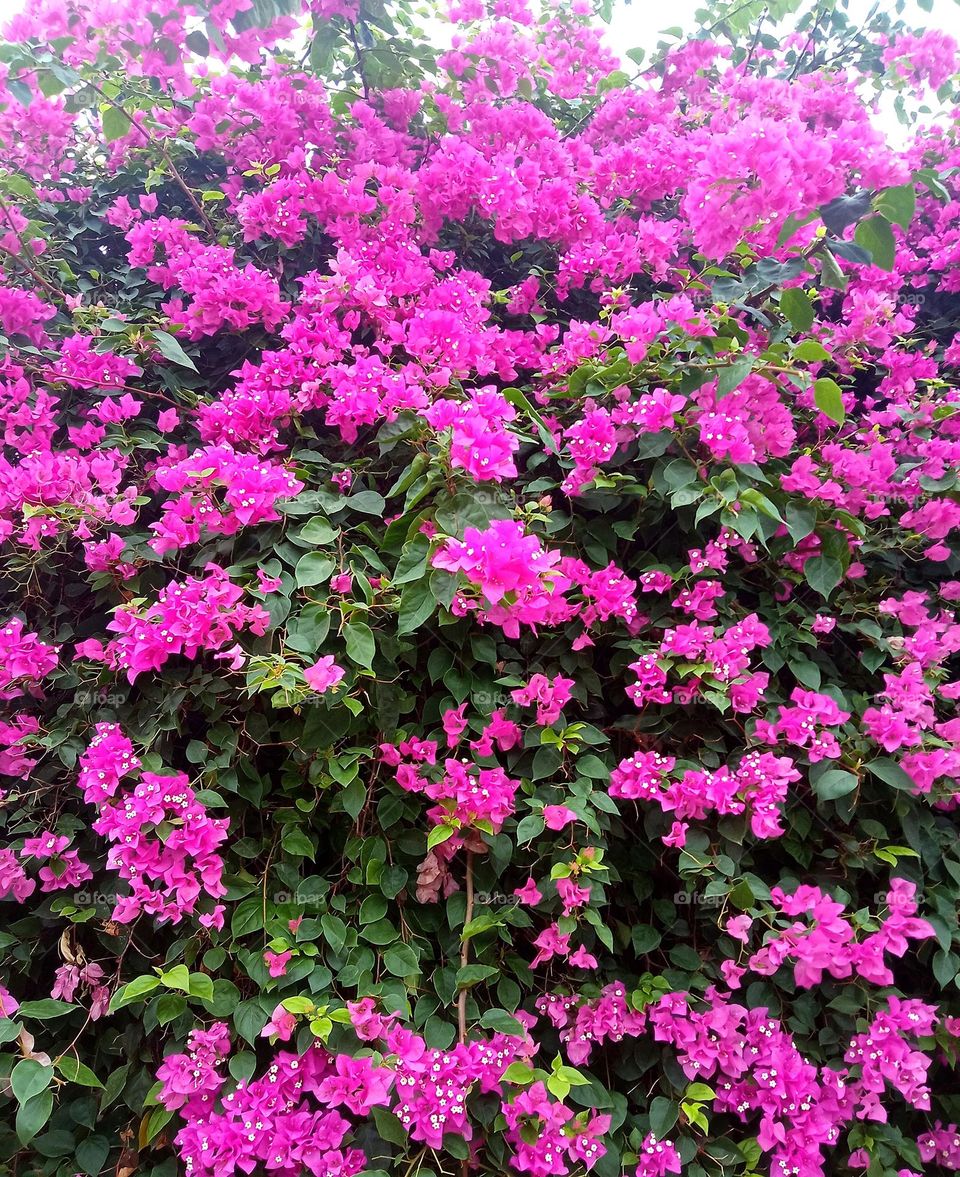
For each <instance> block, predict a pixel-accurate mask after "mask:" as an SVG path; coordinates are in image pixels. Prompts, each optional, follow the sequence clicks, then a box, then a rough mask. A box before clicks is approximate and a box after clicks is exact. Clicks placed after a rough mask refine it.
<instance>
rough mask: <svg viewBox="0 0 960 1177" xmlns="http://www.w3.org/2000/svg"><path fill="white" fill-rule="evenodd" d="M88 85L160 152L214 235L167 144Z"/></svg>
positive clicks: (195, 209)
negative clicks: (171, 156) (155, 137)
mask: <svg viewBox="0 0 960 1177" xmlns="http://www.w3.org/2000/svg"><path fill="white" fill-rule="evenodd" d="M89 85H90V87H91V88H92V89H93V90H95V91H96V93H97V94H99V95H100V97H101V98H102V99H103V100H104V102H107V103H109V104H110V106H112V107H113V108H114V110H119V111H120V113H121V114H122V115H123V117H124V118H125V119H126V120H127V122H128V123H129V124H130V126H131V127H133V128H134V129H135V130H137V131H139V132H140V134H141V135H142V136H143V137H144V139H146V141H147V143H148V144H149V146H151V147H154V148H156V149H157V150H158V151H159V152H160V156H161V158H162V159H163V162H164V164H165V165H166V166H167V167H168V168H169V169H170V174H171V175H172V176H173V178H174V179H175V180H176V182H177V184H179V186H180V188H181V189H182V190H183V194H184V196H186V198H187V200H189V201H190V204H191V205H192V207H193V211H194V212H195V213H196V214H197V216H198V217H199V218H200V220H201V221H202V222H203V226H204V228H205V229H206V230H207V232H208V233H209V234H210V236H211V237H216V235H217V231H216V229H215V228H214V227H213V222H212V221H211V220H210V218H209V217H208V216H207V214H206V213H205V212H204V211H203V206H202V205H201V204H200V202H199V201H198V200H197V198H196V196H194V194H193V190H192V189H191V188H190V185H189V184H188V183H187V182H186V180H185V179H184V178H183V176H181V175H180V172H179V170H178V169H177V165H176V164H175V163H174V162H173V160H172V159H171V158H170V152H169V151H168V150H167V145H166V144H165V143H164V142H163V141H162V140H157V139H154V137H153V136H152V135H151V134H150V132H149V131H148V130H147V128H146V127H142V126H141V125H140V124H139V123H138V122H137V121H136V119H135V118H134V117H133V115H132V114H130V112H129V111H128V110H126V109H125V108H124V107H123V106H121V104H120V103H119V102H116V101H115V100H114V99H113V98H111V97H110V96H109V94H107V93H105V92H104V90H103V89H102V87H100V86H98V85H97V83H96V82H90V83H89Z"/></svg>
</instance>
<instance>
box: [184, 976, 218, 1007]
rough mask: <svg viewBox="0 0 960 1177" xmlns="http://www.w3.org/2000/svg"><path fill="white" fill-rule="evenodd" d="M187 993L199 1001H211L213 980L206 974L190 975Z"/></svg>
mask: <svg viewBox="0 0 960 1177" xmlns="http://www.w3.org/2000/svg"><path fill="white" fill-rule="evenodd" d="M187 992H188V993H189V994H190V996H191V997H198V998H199V999H200V1000H201V1001H213V978H212V977H208V976H207V974H206V973H191V974H190V982H189V985H188V988H187Z"/></svg>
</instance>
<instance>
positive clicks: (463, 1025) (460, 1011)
mask: <svg viewBox="0 0 960 1177" xmlns="http://www.w3.org/2000/svg"><path fill="white" fill-rule="evenodd" d="M472 919H473V851H472V850H468V851H467V909H466V911H465V912H464V916H463V923H464V927H466V925H467V924H469V923H470V921H471V920H472ZM469 960H470V941H469V940H464V941H463V943H462V944H461V945H460V967H461V968H465V967H466V965H467V962H468V961H469ZM457 1021H458V1024H459V1027H460V1042H461V1043H464V1042H466V1040H467V990H466V989H461V990H460V993H459V995H458V997H457Z"/></svg>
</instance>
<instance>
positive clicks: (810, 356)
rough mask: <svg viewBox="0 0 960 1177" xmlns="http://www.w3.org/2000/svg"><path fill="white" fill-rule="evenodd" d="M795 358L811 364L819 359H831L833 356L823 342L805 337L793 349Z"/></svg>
mask: <svg viewBox="0 0 960 1177" xmlns="http://www.w3.org/2000/svg"><path fill="white" fill-rule="evenodd" d="M793 358H794V359H796V360H803V362H804V363H805V364H810V363H815V362H817V361H818V360H829V359H830V358H831V356H830V353H829V352H828V351H827V349H826V348H825V347H824V346H823V344H822V343H817V341H816V340H815V339H805V340H803V342H802V343H798V344H797V346H796V347H795V348H794V349H793Z"/></svg>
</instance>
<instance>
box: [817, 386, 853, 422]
mask: <svg viewBox="0 0 960 1177" xmlns="http://www.w3.org/2000/svg"><path fill="white" fill-rule="evenodd" d="M813 401H814V404H815V405H816V406H817V408H818V409H819V410H820V412H821V413H823V414H824V416H827V417H829V418H830V420H831V421H836V423H837V424H838V425H840V424H842V422H843V419H844V417H845V416H846V413H845V411H844V408H843V394H842V393H841V391H840V385H839V384H837V382H836V381H835V380H831V379H830V377H829V376H822V377H821V378H820V379H819V380H816V381H814V384H813Z"/></svg>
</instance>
